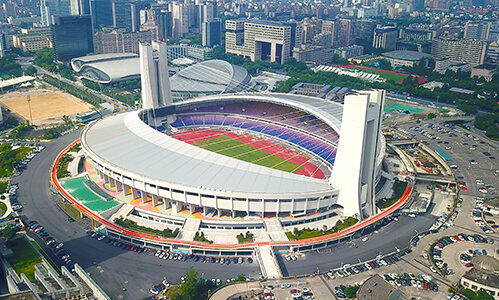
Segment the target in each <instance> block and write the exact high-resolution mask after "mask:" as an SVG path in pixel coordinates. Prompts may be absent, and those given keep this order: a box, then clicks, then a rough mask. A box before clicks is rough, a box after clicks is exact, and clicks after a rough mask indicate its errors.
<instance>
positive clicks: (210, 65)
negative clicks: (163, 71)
mask: <svg viewBox="0 0 499 300" xmlns="http://www.w3.org/2000/svg"><path fill="white" fill-rule="evenodd" d="M170 84H171V90H172V94H173V96H174V97H175V98H177V99H179V98H192V97H195V96H201V95H213V94H221V93H235V92H241V91H248V90H251V89H252V88H253V87H254V86H255V82H254V81H253V78H252V77H251V75H249V74H248V71H247V70H246V69H245V68H243V67H240V66H236V65H233V64H230V63H228V62H226V61H223V60H217V59H214V60H207V61H203V62H200V63H197V64H195V65H192V66H189V67H187V68H185V69H183V70H181V71H179V72H178V73H177V74H175V75H173V76H172V77H170Z"/></svg>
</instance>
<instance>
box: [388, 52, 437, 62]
mask: <svg viewBox="0 0 499 300" xmlns="http://www.w3.org/2000/svg"><path fill="white" fill-rule="evenodd" d="M382 55H383V56H384V57H388V58H394V59H402V60H411V61H419V60H421V59H423V58H430V57H431V55H430V54H427V53H423V52H417V51H410V50H395V51H390V52H385V53H383V54H382Z"/></svg>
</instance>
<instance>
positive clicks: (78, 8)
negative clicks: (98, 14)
mask: <svg viewBox="0 0 499 300" xmlns="http://www.w3.org/2000/svg"><path fill="white" fill-rule="evenodd" d="M69 4H70V8H71V15H90V3H89V0H69Z"/></svg>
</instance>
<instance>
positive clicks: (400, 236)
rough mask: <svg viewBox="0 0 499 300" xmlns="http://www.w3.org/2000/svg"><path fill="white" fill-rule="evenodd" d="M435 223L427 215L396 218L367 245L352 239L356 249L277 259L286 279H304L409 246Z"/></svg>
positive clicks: (343, 246) (342, 247) (343, 247)
mask: <svg viewBox="0 0 499 300" xmlns="http://www.w3.org/2000/svg"><path fill="white" fill-rule="evenodd" d="M435 220H436V217H434V216H432V215H431V214H429V213H428V214H425V215H420V216H418V217H417V218H409V217H406V216H400V217H399V221H398V222H392V223H391V224H389V225H387V226H385V227H383V228H382V229H380V230H379V231H378V233H372V234H371V235H368V236H369V240H368V241H367V242H362V241H360V239H356V240H354V241H353V242H354V243H355V244H356V245H357V246H358V247H350V246H349V245H347V244H346V243H343V244H341V245H338V246H334V247H330V248H327V249H325V250H321V251H320V252H307V253H306V257H305V258H304V259H300V258H299V259H298V260H296V261H286V260H284V259H282V257H280V256H278V260H279V262H280V265H281V267H282V270H283V274H285V275H289V276H297V275H305V274H310V273H313V272H317V270H319V271H320V272H325V271H327V270H329V269H334V268H338V267H341V266H342V265H344V264H355V263H358V262H359V259H360V260H361V261H366V260H370V259H373V258H375V257H376V256H377V255H379V254H380V253H381V254H387V253H391V252H393V251H396V250H397V248H398V249H402V248H405V247H407V246H408V245H409V239H410V238H411V237H412V236H414V235H416V232H422V231H425V230H426V229H428V228H429V227H430V226H431V224H433V222H434V221H435Z"/></svg>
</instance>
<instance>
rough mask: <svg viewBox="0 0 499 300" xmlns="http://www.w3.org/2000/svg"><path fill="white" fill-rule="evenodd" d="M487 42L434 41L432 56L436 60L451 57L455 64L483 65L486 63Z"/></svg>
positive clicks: (463, 40) (462, 40)
mask: <svg viewBox="0 0 499 300" xmlns="http://www.w3.org/2000/svg"><path fill="white" fill-rule="evenodd" d="M486 52H487V41H478V40H465V39H461V40H452V39H433V43H432V47H431V55H433V57H435V58H436V59H444V58H446V57H449V58H450V60H451V61H453V62H461V63H469V64H471V65H481V64H483V63H484V61H485V55H486Z"/></svg>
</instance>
